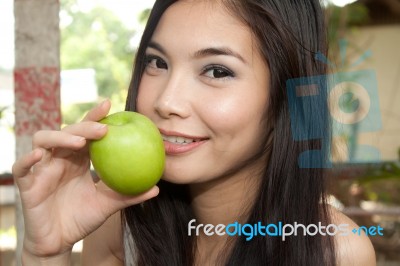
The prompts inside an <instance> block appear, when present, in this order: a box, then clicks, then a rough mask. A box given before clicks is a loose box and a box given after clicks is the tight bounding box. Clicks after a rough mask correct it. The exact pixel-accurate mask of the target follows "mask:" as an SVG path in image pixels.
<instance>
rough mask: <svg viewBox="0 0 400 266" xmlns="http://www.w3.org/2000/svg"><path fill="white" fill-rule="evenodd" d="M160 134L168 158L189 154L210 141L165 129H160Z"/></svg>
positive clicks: (205, 138)
mask: <svg viewBox="0 0 400 266" xmlns="http://www.w3.org/2000/svg"><path fill="white" fill-rule="evenodd" d="M160 132H161V135H162V138H163V140H164V146H165V152H166V154H167V156H168V155H171V156H173V155H180V154H184V153H188V152H190V151H193V150H195V149H196V148H197V147H199V146H200V145H202V144H204V143H205V142H206V141H208V138H207V137H199V136H193V135H188V134H183V133H179V132H175V131H167V130H163V129H160Z"/></svg>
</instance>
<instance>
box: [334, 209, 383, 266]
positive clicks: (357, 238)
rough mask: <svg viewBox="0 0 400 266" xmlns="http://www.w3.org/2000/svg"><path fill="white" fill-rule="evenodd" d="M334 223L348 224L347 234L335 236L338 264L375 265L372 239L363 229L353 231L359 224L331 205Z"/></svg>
mask: <svg viewBox="0 0 400 266" xmlns="http://www.w3.org/2000/svg"><path fill="white" fill-rule="evenodd" d="M330 212H331V218H332V223H333V224H336V225H347V226H346V228H347V229H348V233H347V234H337V235H336V236H335V246H336V253H337V259H338V265H346V266H347V265H363V266H375V265H376V257H375V250H374V247H373V246H372V243H371V240H370V239H369V237H368V236H367V235H366V234H365V232H364V231H363V230H358V232H357V233H353V232H352V230H353V229H357V228H359V226H358V225H357V224H356V223H355V222H354V221H353V220H351V219H350V218H349V217H347V216H346V215H345V214H343V213H342V212H340V211H339V210H337V209H336V208H334V207H330Z"/></svg>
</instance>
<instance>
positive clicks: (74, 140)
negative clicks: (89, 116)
mask: <svg viewBox="0 0 400 266" xmlns="http://www.w3.org/2000/svg"><path fill="white" fill-rule="evenodd" d="M84 140H85V138H84V137H81V136H73V137H72V141H73V142H81V141H84Z"/></svg>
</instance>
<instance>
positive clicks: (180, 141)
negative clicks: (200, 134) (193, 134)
mask: <svg viewBox="0 0 400 266" xmlns="http://www.w3.org/2000/svg"><path fill="white" fill-rule="evenodd" d="M162 137H163V140H165V141H168V142H171V143H176V144H189V143H192V142H195V140H194V139H188V138H184V137H175V136H164V135H162Z"/></svg>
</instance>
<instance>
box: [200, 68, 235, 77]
mask: <svg viewBox="0 0 400 266" xmlns="http://www.w3.org/2000/svg"><path fill="white" fill-rule="evenodd" d="M203 73H204V74H203V75H205V76H206V77H209V78H213V79H225V78H231V77H234V76H235V75H234V73H233V72H232V71H231V70H229V69H227V68H225V67H222V66H211V67H208V68H206V69H205V70H204V72H203Z"/></svg>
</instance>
